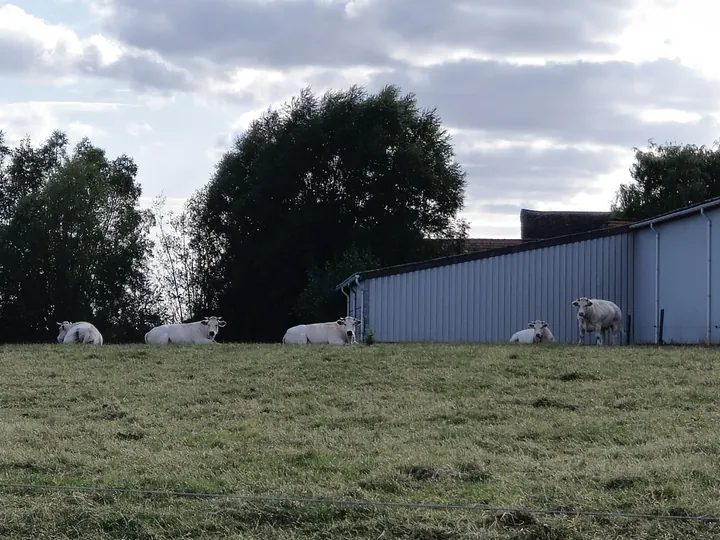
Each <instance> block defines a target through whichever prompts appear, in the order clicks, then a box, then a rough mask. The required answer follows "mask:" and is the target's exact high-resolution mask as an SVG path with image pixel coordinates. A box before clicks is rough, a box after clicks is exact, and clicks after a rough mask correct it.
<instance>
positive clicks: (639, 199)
mask: <svg viewBox="0 0 720 540" xmlns="http://www.w3.org/2000/svg"><path fill="white" fill-rule="evenodd" d="M630 175H631V177H632V179H633V182H632V183H629V184H623V185H621V186H620V188H619V189H618V191H617V193H616V195H615V200H614V202H613V205H612V210H613V211H614V212H615V213H617V215H619V216H622V217H627V218H630V219H644V218H648V217H652V216H655V215H658V214H662V213H665V212H671V211H673V210H676V209H677V208H681V207H683V206H688V205H690V204H695V203H698V202H701V201H704V200H705V199H709V198H711V197H718V196H720V150H718V149H712V148H708V147H706V146H696V145H693V144H686V145H682V146H681V145H678V144H656V143H653V142H651V143H649V145H648V147H647V149H645V150H640V149H637V148H636V149H635V163H633V165H632V167H631V168H630Z"/></svg>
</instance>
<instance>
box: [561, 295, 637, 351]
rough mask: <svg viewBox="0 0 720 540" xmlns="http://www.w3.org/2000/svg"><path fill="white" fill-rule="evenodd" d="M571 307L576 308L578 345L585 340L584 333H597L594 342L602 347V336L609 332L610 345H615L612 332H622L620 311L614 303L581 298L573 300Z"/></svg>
mask: <svg viewBox="0 0 720 540" xmlns="http://www.w3.org/2000/svg"><path fill="white" fill-rule="evenodd" d="M572 306H573V307H575V308H577V310H578V312H577V320H578V326H579V328H580V339H579V340H578V345H580V344H581V343H583V341H584V340H585V332H597V334H596V336H597V337H596V339H595V342H596V343H597V344H598V345H602V341H603V339H602V336H603V333H604V332H605V331H606V330H610V344H611V345H613V344H614V343H615V339H614V337H613V334H614V332H617V331H623V332H624V330H623V327H622V311H621V310H620V308H619V307H618V306H617V304H615V303H614V302H611V301H610V300H601V299H599V298H587V297H585V296H582V297H580V298H578V299H577V300H573V302H572Z"/></svg>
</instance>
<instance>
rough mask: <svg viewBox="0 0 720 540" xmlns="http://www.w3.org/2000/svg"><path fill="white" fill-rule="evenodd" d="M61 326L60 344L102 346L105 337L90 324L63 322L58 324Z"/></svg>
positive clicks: (58, 338)
mask: <svg viewBox="0 0 720 540" xmlns="http://www.w3.org/2000/svg"><path fill="white" fill-rule="evenodd" d="M57 324H58V325H59V326H60V332H59V333H58V337H57V340H58V343H87V344H90V345H102V344H103V337H102V334H101V333H100V331H99V330H98V329H97V328H95V326H94V325H92V324H90V323H89V322H85V321H80V322H76V323H73V322H70V321H63V322H61V323H57Z"/></svg>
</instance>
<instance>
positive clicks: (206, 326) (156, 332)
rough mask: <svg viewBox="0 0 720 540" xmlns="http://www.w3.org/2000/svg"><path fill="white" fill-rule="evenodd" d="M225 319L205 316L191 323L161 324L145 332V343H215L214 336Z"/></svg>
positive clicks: (224, 322) (224, 323)
mask: <svg viewBox="0 0 720 540" xmlns="http://www.w3.org/2000/svg"><path fill="white" fill-rule="evenodd" d="M226 324H227V321H223V320H222V317H215V316H212V317H205V318H204V319H203V320H202V321H197V322H191V323H177V324H163V325H161V326H156V327H155V328H153V329H151V330H150V331H149V332H148V333H147V334H145V343H149V344H153V345H167V344H168V343H177V344H191V343H215V338H216V337H217V335H218V333H219V332H220V328H223V327H224V326H225V325H226Z"/></svg>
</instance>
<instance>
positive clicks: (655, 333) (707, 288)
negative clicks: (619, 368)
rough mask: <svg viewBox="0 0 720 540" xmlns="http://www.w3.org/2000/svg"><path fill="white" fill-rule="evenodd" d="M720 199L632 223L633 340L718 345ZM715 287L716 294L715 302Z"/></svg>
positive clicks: (719, 313) (719, 310) (719, 318)
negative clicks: (719, 228)
mask: <svg viewBox="0 0 720 540" xmlns="http://www.w3.org/2000/svg"><path fill="white" fill-rule="evenodd" d="M713 223H715V224H717V225H720V197H719V198H716V199H710V200H708V201H706V202H705V203H703V204H698V205H694V206H690V207H687V208H684V209H681V210H677V211H675V212H670V213H668V214H664V215H661V216H657V217H654V218H652V219H648V220H645V221H641V222H638V223H634V224H633V225H631V226H630V229H631V230H632V231H633V236H634V246H635V249H634V251H635V253H634V255H635V257H634V258H635V263H634V264H635V285H634V289H635V303H634V304H635V305H634V313H633V330H634V332H633V338H634V339H633V341H634V342H635V343H658V339H659V337H660V335H659V334H660V331H661V329H660V314H661V312H664V318H663V319H664V320H663V321H662V322H663V324H662V340H663V342H665V343H695V344H697V343H720V264H717V265H713V261H717V262H718V263H720V235H717V234H716V235H714V236H713V234H712V229H713V227H712V226H713ZM713 291H717V293H718V298H717V300H715V301H713Z"/></svg>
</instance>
